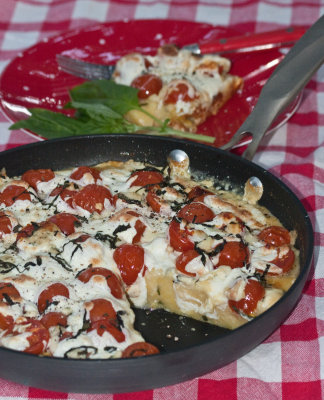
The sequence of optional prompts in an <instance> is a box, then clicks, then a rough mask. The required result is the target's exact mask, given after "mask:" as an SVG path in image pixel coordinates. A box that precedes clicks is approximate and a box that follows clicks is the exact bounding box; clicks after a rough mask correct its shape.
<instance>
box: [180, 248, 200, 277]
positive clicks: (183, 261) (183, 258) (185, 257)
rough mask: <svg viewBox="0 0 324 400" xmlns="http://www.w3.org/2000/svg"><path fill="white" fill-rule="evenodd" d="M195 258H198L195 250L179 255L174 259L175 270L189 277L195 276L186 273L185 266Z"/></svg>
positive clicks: (191, 273)
mask: <svg viewBox="0 0 324 400" xmlns="http://www.w3.org/2000/svg"><path fill="white" fill-rule="evenodd" d="M196 257H199V253H198V252H197V251H196V250H187V251H185V252H184V253H181V254H180V255H179V256H178V257H177V259H176V268H177V270H179V271H180V272H182V273H183V274H186V275H189V276H196V274H195V273H193V272H188V271H186V266H187V264H188V263H189V262H190V261H191V260H193V259H194V258H196Z"/></svg>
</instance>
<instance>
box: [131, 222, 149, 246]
mask: <svg viewBox="0 0 324 400" xmlns="http://www.w3.org/2000/svg"><path fill="white" fill-rule="evenodd" d="M134 228H135V229H136V235H135V236H134V237H133V240H132V243H133V244H137V243H139V242H140V241H141V239H142V236H143V234H144V232H145V229H146V225H145V224H143V222H142V221H141V220H140V219H138V220H137V221H136V222H135V226H134Z"/></svg>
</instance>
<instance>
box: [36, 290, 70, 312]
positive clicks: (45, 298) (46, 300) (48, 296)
mask: <svg viewBox="0 0 324 400" xmlns="http://www.w3.org/2000/svg"><path fill="white" fill-rule="evenodd" d="M55 296H63V297H66V298H69V297H70V293H69V289H68V288H67V287H66V286H65V285H63V284H62V283H53V284H52V285H49V286H48V287H47V288H46V289H45V290H43V291H42V292H41V294H40V295H39V296H38V302H37V305H38V311H39V312H40V313H43V312H44V311H45V310H46V308H47V307H48V306H49V305H50V304H51V302H52V300H53V297H55Z"/></svg>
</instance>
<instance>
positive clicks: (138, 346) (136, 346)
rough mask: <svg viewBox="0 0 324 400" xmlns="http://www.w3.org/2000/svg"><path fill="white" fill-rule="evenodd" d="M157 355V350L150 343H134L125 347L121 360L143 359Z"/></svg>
mask: <svg viewBox="0 0 324 400" xmlns="http://www.w3.org/2000/svg"><path fill="white" fill-rule="evenodd" d="M159 353H160V351H159V349H158V348H157V347H155V346H154V345H153V344H151V343H148V342H136V343H133V344H131V345H129V346H128V347H126V349H125V350H124V351H123V353H122V358H133V357H143V356H150V355H152V354H159Z"/></svg>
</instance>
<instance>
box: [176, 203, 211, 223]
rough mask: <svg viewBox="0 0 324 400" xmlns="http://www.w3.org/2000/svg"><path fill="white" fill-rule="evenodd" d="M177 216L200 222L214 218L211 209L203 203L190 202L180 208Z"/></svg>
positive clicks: (188, 220)
mask: <svg viewBox="0 0 324 400" xmlns="http://www.w3.org/2000/svg"><path fill="white" fill-rule="evenodd" d="M177 216H178V217H179V218H182V219H184V220H185V221H187V222H193V223H196V224H202V223H204V222H207V221H211V220H212V219H214V217H215V214H214V213H213V211H212V210H211V209H210V208H209V207H207V206H206V205H205V204H203V203H196V202H193V203H190V204H187V205H185V206H184V207H182V208H181V210H180V211H179V212H178V214H177Z"/></svg>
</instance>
